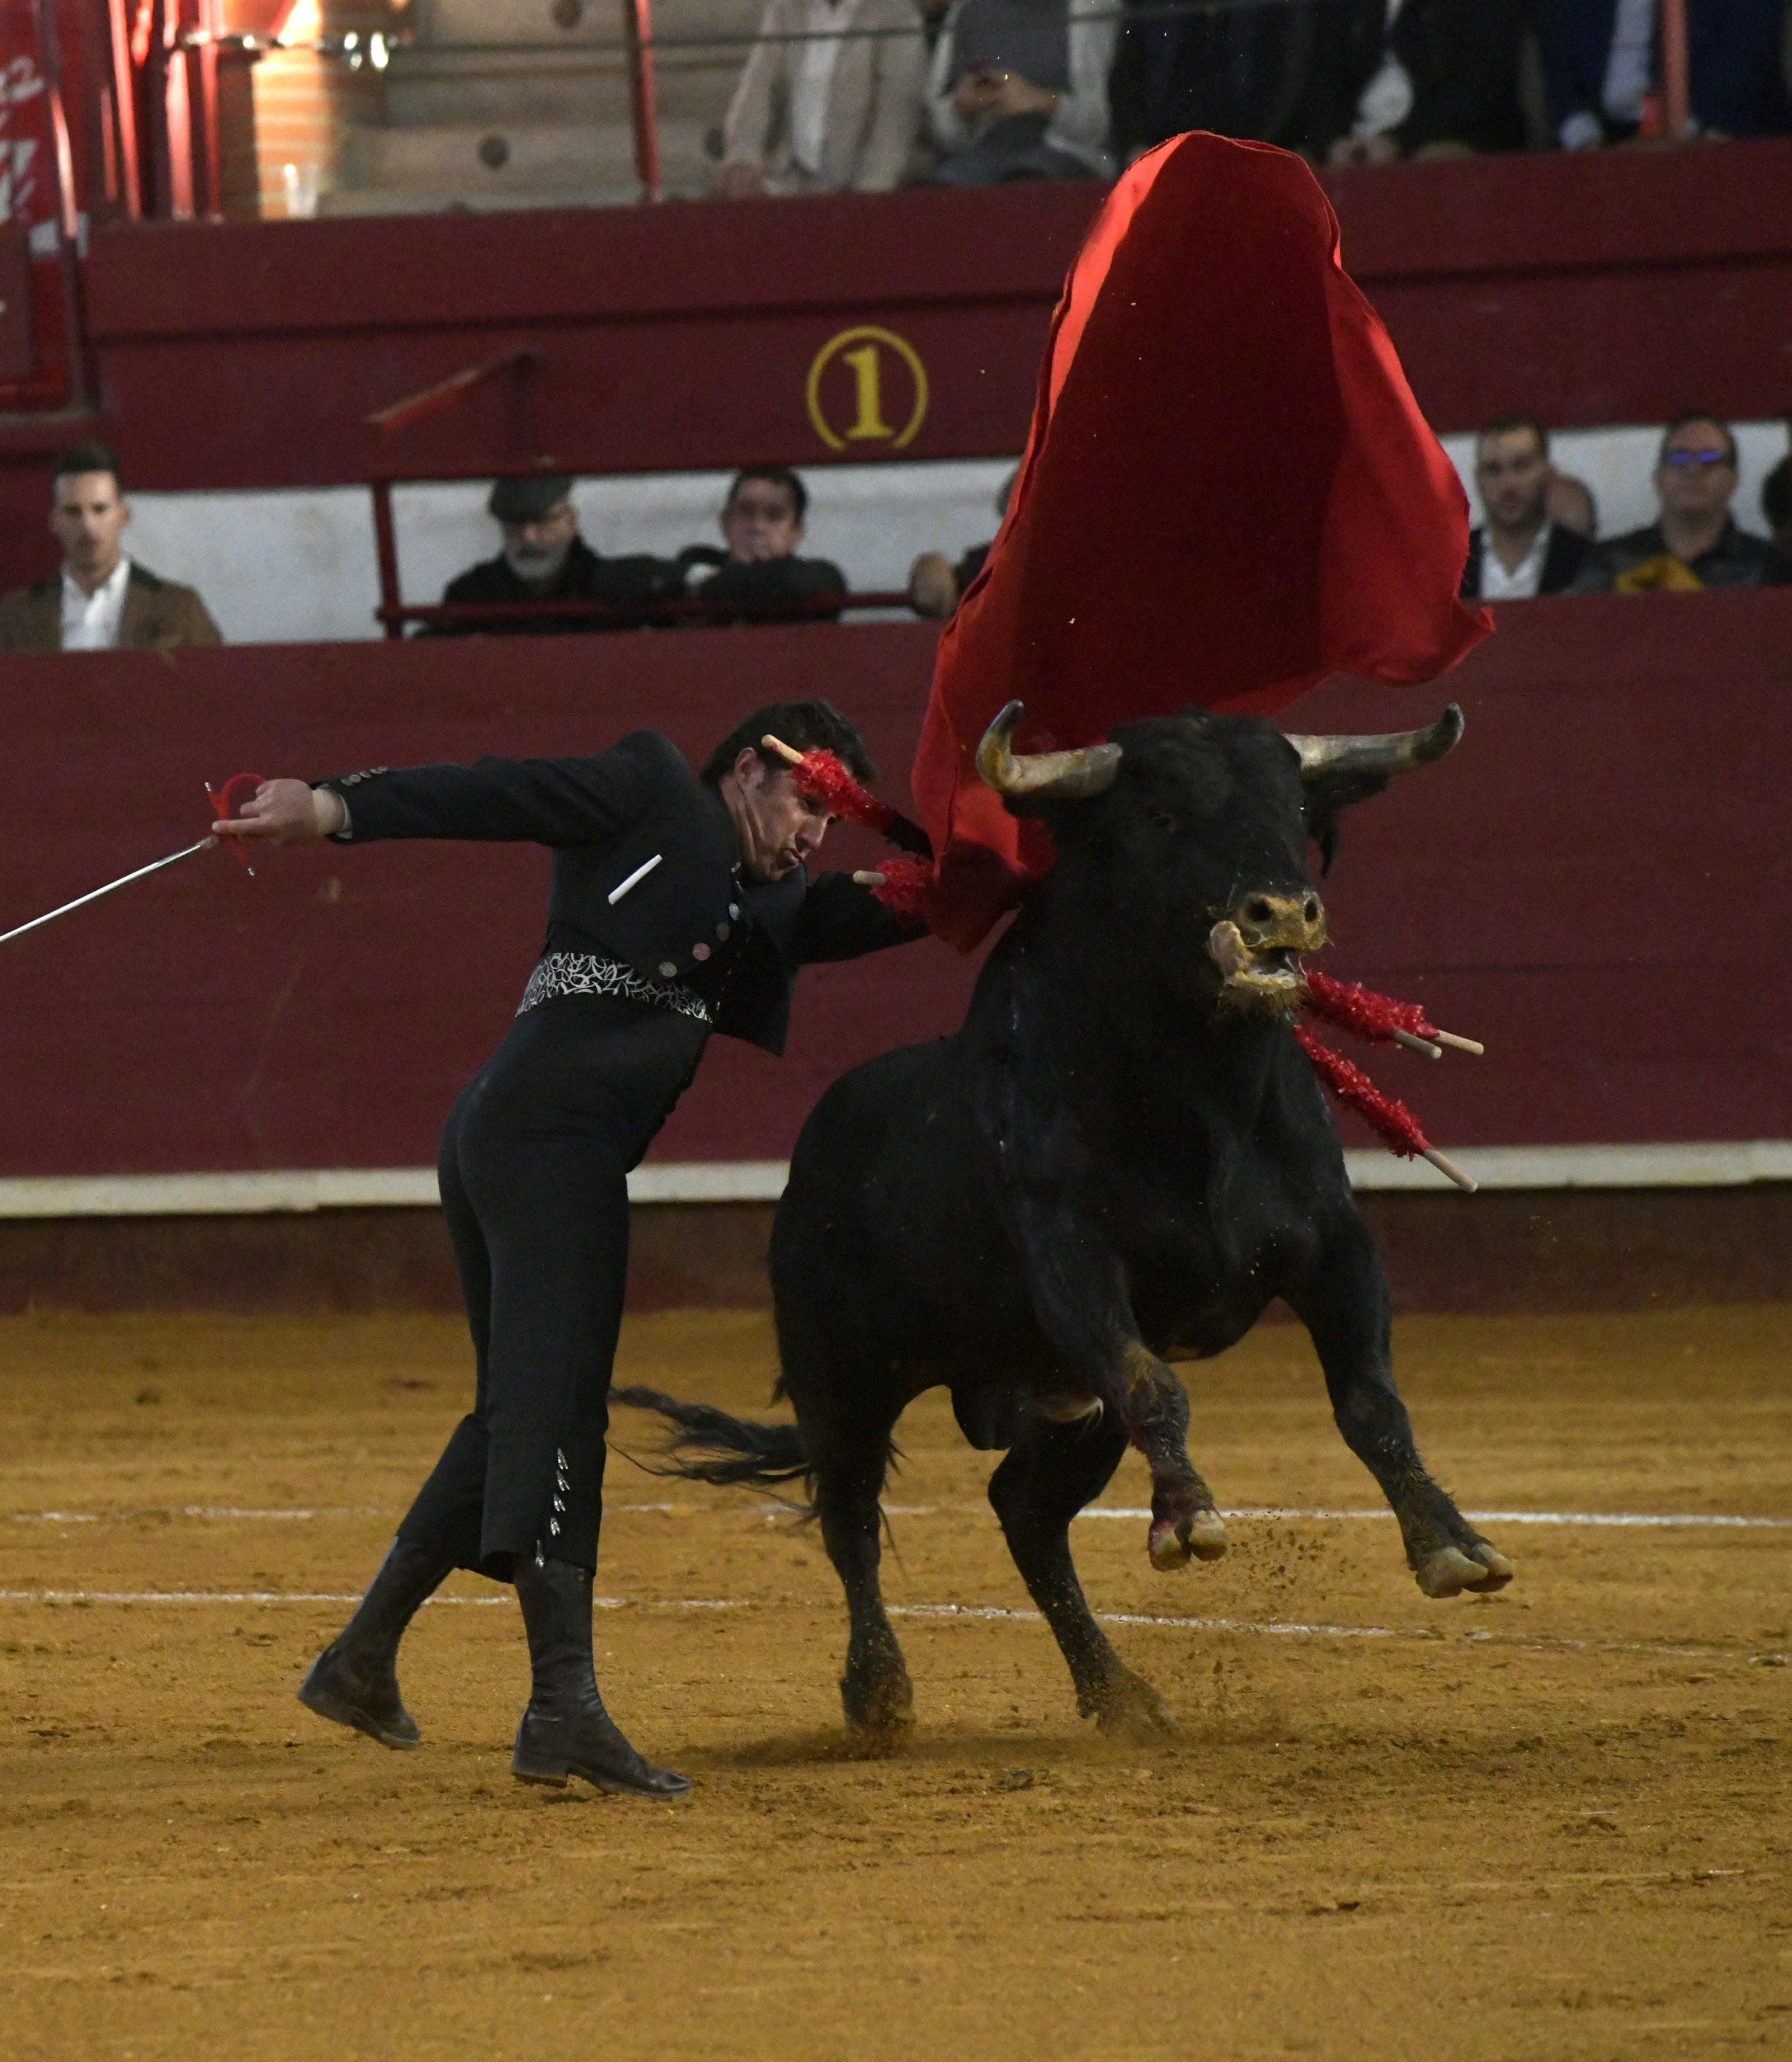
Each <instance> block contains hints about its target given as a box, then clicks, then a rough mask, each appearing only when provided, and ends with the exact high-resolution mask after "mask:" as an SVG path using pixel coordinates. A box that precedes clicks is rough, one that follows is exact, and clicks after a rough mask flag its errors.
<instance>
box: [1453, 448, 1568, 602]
mask: <svg viewBox="0 0 1792 2062" xmlns="http://www.w3.org/2000/svg"><path fill="white" fill-rule="evenodd" d="M1553 478H1554V468H1553V467H1552V466H1551V465H1550V463H1549V434H1548V432H1547V431H1545V429H1544V427H1543V425H1542V424H1541V423H1539V422H1538V421H1537V419H1535V418H1534V417H1533V416H1530V415H1496V416H1495V417H1494V418H1493V421H1492V422H1490V423H1488V424H1487V425H1486V426H1485V427H1484V428H1483V429H1482V431H1481V435H1479V436H1478V437H1477V439H1475V485H1476V487H1477V488H1478V489H1479V490H1480V493H1481V507H1482V508H1483V510H1484V511H1485V514H1486V522H1485V526H1484V527H1483V528H1479V529H1476V530H1471V531H1470V532H1469V563H1468V564H1467V565H1466V566H1465V568H1463V572H1462V593H1463V596H1464V599H1465V600H1471V601H1476V600H1478V601H1528V600H1530V599H1531V598H1532V597H1533V596H1536V595H1540V594H1560V593H1561V592H1562V590H1563V589H1564V588H1566V587H1569V586H1570V585H1572V584H1573V583H1574V578H1575V576H1576V575H1577V574H1578V572H1580V570H1581V568H1582V566H1583V565H1585V564H1586V559H1587V555H1588V553H1589V552H1590V551H1591V549H1592V546H1591V545H1590V544H1588V542H1587V540H1586V538H1585V537H1584V536H1581V535H1579V534H1578V532H1576V531H1574V530H1573V529H1571V528H1568V527H1566V526H1565V525H1564V524H1560V523H1557V522H1555V521H1553V520H1552V519H1551V517H1550V515H1549V487H1550V483H1551V482H1552V480H1553Z"/></svg>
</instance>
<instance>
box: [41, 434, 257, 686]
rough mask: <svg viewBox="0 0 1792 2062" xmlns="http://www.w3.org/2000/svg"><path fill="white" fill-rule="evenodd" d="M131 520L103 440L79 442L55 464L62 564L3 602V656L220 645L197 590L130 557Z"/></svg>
mask: <svg viewBox="0 0 1792 2062" xmlns="http://www.w3.org/2000/svg"><path fill="white" fill-rule="evenodd" d="M129 522H130V503H129V502H128V501H126V499H125V498H124V479H123V475H122V474H121V473H120V472H119V471H118V459H117V458H116V456H115V455H114V454H113V453H112V452H111V451H109V450H108V449H107V448H106V446H105V445H104V444H77V445H75V447H74V449H73V450H72V451H64V452H63V453H62V456H61V457H60V458H59V459H57V461H56V472H55V477H54V480H53V482H52V483H51V486H50V535H51V536H53V537H54V539H55V540H56V541H57V543H58V544H60V545H61V546H62V571H61V572H60V573H59V574H52V575H51V576H50V578H49V579H48V580H39V581H38V584H37V585H36V586H35V587H29V588H20V589H19V590H18V592H16V593H14V594H9V595H8V596H6V598H5V599H4V600H0V652H107V651H110V650H111V649H113V648H114V646H116V647H118V648H122V649H130V650H134V651H153V652H170V651H172V650H174V648H176V647H177V646H178V645H182V644H222V643H223V641H224V640H223V639H222V636H220V635H219V634H218V625H217V624H215V623H214V622H213V621H212V620H211V617H210V615H209V614H208V613H207V612H206V605H205V604H204V603H203V602H202V601H201V600H200V599H199V597H198V595H197V594H196V593H195V592H194V590H193V589H192V588H190V587H182V586H181V585H180V584H179V583H178V581H175V580H163V579H162V578H160V576H158V575H157V574H155V573H152V572H150V569H149V568H148V567H147V566H140V565H138V564H135V563H134V561H133V560H130V559H128V558H126V556H125V554H124V552H123V551H122V549H121V548H120V546H119V540H120V539H121V538H122V536H123V535H124V532H125V528H126V524H128V523H129Z"/></svg>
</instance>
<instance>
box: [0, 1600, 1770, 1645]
mask: <svg viewBox="0 0 1792 2062" xmlns="http://www.w3.org/2000/svg"><path fill="white" fill-rule="evenodd" d="M360 1601H361V1599H360V1597H359V1594H358V1593H357V1592H355V1591H352V1590H0V1604H9V1603H31V1604H71V1605H76V1606H87V1607H91V1606H93V1605H94V1604H238V1605H242V1604H357V1603H359V1602H360ZM428 1601H429V1603H431V1605H443V1606H453V1605H466V1606H468V1607H472V1608H474V1609H475V1610H477V1609H482V1608H483V1609H486V1610H490V1609H492V1608H494V1607H502V1606H503V1605H506V1604H508V1603H510V1602H511V1598H510V1595H509V1592H508V1591H499V1593H498V1594H496V1595H491V1596H476V1597H467V1596H451V1597H443V1596H435V1597H431V1598H430V1599H429V1600H428ZM591 1604H592V1607H593V1609H594V1610H597V1611H753V1610H779V1609H782V1608H785V1606H784V1604H783V1603H782V1602H781V1601H772V1600H769V1599H756V1598H752V1597H593V1598H592V1599H591ZM798 1608H804V1607H798ZM886 1608H887V1609H888V1612H889V1615H890V1616H891V1617H892V1618H912V1619H932V1620H935V1621H945V1622H948V1623H953V1622H956V1623H960V1624H980V1623H990V1622H992V1621H995V1622H999V1623H1011V1624H1020V1625H1038V1624H1041V1623H1044V1620H1043V1617H1042V1615H1041V1614H1040V1612H1038V1611H1027V1610H1025V1609H1023V1608H1020V1607H1015V1606H1012V1605H1008V1604H890V1605H888V1606H887V1607H886ZM1095 1616H1096V1619H1097V1620H1098V1621H1099V1622H1100V1623H1101V1624H1103V1625H1132V1626H1151V1627H1164V1628H1167V1629H1169V1630H1170V1631H1185V1632H1237V1633H1249V1634H1253V1635H1256V1636H1257V1637H1259V1638H1265V1639H1407V1640H1418V1641H1423V1642H1425V1643H1426V1644H1428V1645H1433V1646H1437V1645H1441V1644H1443V1643H1447V1642H1448V1641H1449V1634H1448V1633H1447V1632H1446V1631H1444V1629H1443V1628H1442V1627H1437V1626H1394V1625H1328V1624H1323V1623H1319V1624H1308V1623H1305V1622H1304V1621H1302V1620H1300V1619H1240V1618H1191V1617H1185V1616H1183V1615H1179V1614H1171V1613H1168V1612H1164V1613H1160V1612H1154V1611H1097V1612H1096V1614H1095ZM1461 1643H1462V1644H1463V1645H1465V1646H1473V1647H1495V1646H1497V1647H1521V1648H1524V1649H1525V1650H1527V1651H1530V1652H1533V1653H1540V1654H1547V1653H1582V1654H1591V1653H1598V1654H1652V1655H1659V1656H1663V1657H1678V1658H1682V1659H1690V1660H1702V1661H1710V1660H1723V1661H1743V1660H1754V1659H1757V1658H1760V1657H1757V1656H1756V1655H1753V1654H1751V1653H1750V1652H1749V1651H1747V1650H1746V1649H1744V1648H1742V1647H1709V1646H1700V1647H1689V1646H1683V1645H1680V1644H1678V1643H1669V1642H1667V1641H1657V1640H1646V1639H1566V1638H1561V1639H1551V1638H1545V1639H1522V1638H1521V1637H1519V1636H1518V1635H1516V1634H1513V1633H1502V1632H1489V1631H1482V1630H1481V1629H1480V1628H1479V1627H1473V1628H1471V1629H1470V1630H1469V1631H1467V1632H1465V1633H1464V1634H1463V1635H1461ZM1770 1658H1771V1659H1773V1660H1774V1662H1775V1663H1778V1662H1779V1661H1780V1659H1782V1657H1780V1656H1778V1655H1774V1656H1772V1657H1770Z"/></svg>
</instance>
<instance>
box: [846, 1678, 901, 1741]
mask: <svg viewBox="0 0 1792 2062" xmlns="http://www.w3.org/2000/svg"><path fill="white" fill-rule="evenodd" d="M840 1704H841V1707H842V1708H843V1709H844V1711H845V1714H846V1729H847V1731H848V1732H849V1733H851V1734H852V1737H853V1739H855V1740H856V1742H857V1743H859V1745H860V1747H865V1748H867V1749H869V1750H870V1751H872V1752H874V1753H880V1754H892V1753H894V1752H895V1751H896V1748H898V1747H900V1746H901V1745H902V1743H903V1742H904V1740H905V1739H908V1735H909V1734H910V1733H911V1732H912V1731H913V1730H914V1724H915V1691H914V1688H913V1686H912V1684H911V1683H910V1682H909V1680H908V1674H907V1671H904V1673H903V1674H901V1675H881V1676H877V1677H874V1678H872V1679H864V1678H860V1677H855V1676H852V1675H844V1676H842V1677H841V1679H840Z"/></svg>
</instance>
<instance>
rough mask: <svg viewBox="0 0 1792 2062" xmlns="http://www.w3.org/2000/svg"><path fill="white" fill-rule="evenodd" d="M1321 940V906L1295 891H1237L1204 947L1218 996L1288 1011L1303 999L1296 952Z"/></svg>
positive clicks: (1283, 1012)
mask: <svg viewBox="0 0 1792 2062" xmlns="http://www.w3.org/2000/svg"><path fill="white" fill-rule="evenodd" d="M1324 944H1325V905H1324V903H1322V902H1321V901H1320V899H1319V897H1317V895H1315V894H1314V893H1313V890H1312V889H1310V888H1309V889H1306V890H1305V892H1304V893H1301V894H1299V895H1271V894H1269V893H1265V892H1264V891H1262V890H1261V889H1260V890H1257V891H1254V892H1253V893H1250V894H1248V895H1241V896H1240V897H1239V898H1238V900H1237V902H1236V903H1235V904H1234V905H1233V911H1232V914H1231V915H1230V916H1229V917H1221V920H1220V921H1219V922H1218V923H1217V924H1216V925H1214V926H1213V931H1212V933H1211V934H1210V935H1209V938H1208V941H1207V950H1208V953H1209V957H1210V958H1211V959H1212V960H1213V964H1214V965H1216V966H1217V968H1218V969H1219V970H1220V973H1221V984H1220V999H1221V1001H1222V1002H1227V1003H1232V1004H1234V1005H1238V1006H1241V1007H1242V1008H1246V1009H1267V1010H1269V1011H1271V1012H1273V1013H1276V1014H1277V1015H1286V1014H1287V1013H1289V1011H1291V1010H1293V1009H1295V1008H1296V1007H1297V1005H1298V1003H1299V1001H1300V997H1301V969H1300V964H1299V960H1300V955H1301V953H1316V952H1317V951H1318V949H1319V948H1320V947H1321V945H1324Z"/></svg>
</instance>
